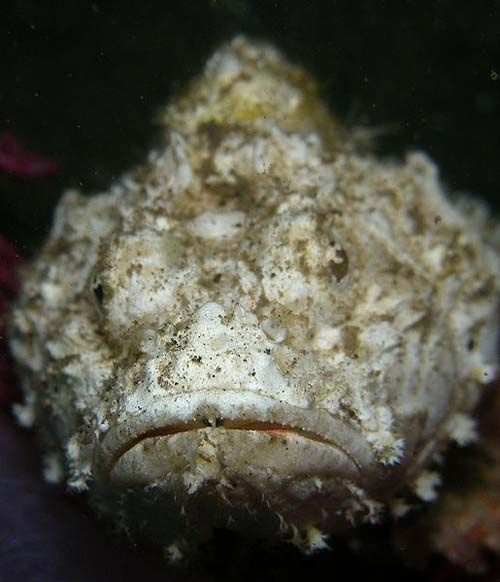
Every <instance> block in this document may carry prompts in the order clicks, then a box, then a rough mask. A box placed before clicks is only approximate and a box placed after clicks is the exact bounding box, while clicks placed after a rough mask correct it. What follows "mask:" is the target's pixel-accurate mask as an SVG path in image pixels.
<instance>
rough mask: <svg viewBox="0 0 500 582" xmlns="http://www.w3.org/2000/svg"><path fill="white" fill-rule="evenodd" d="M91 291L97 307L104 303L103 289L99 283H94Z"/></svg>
mask: <svg viewBox="0 0 500 582" xmlns="http://www.w3.org/2000/svg"><path fill="white" fill-rule="evenodd" d="M92 291H93V292H94V295H95V298H96V299H97V302H98V303H99V305H102V304H103V303H104V289H103V287H102V285H101V284H100V283H96V284H95V285H94V286H93V287H92Z"/></svg>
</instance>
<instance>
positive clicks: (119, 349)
mask: <svg viewBox="0 0 500 582" xmlns="http://www.w3.org/2000/svg"><path fill="white" fill-rule="evenodd" d="M164 133H165V147H164V149H161V150H159V151H154V152H152V153H151V155H150V156H149V159H148V161H147V162H146V163H145V164H144V165H143V166H142V167H140V168H139V169H137V170H135V171H133V172H132V173H131V174H130V175H127V176H125V177H124V178H123V179H122V180H121V181H119V182H118V183H117V184H115V185H114V186H113V187H112V188H111V191H110V192H107V193H104V194H100V195H97V196H93V197H91V198H86V197H83V196H82V195H81V194H79V193H78V192H74V191H71V192H68V193H66V194H65V195H64V196H63V198H62V200H61V202H60V204H59V206H58V208H57V211H56V215H55V220H54V225H53V228H52V231H51V233H50V236H49V238H48V241H47V242H46V244H45V245H44V246H43V248H42V250H41V252H40V254H39V255H38V257H37V258H36V260H35V261H34V262H33V264H32V265H31V266H30V267H29V268H27V269H26V270H25V271H24V273H23V291H22V295H21V297H20V300H19V301H18V303H17V304H16V306H15V308H14V310H13V312H12V317H11V324H10V328H11V334H10V336H11V339H10V342H11V347H12V351H13V354H14V356H15V358H16V360H17V363H18V368H19V372H20V375H21V378H22V383H23V386H24V393H25V397H26V403H25V405H23V406H22V407H18V409H17V413H18V417H19V418H20V419H21V421H22V422H24V423H25V424H31V423H34V424H35V425H36V426H37V427H38V429H39V431H40V434H41V437H42V440H43V443H44V446H45V451H46V456H45V475H46V477H47V479H49V480H59V479H64V480H66V482H67V484H68V486H69V487H70V488H71V489H74V490H86V491H88V494H89V497H90V499H91V500H92V501H93V503H94V504H95V505H96V506H97V507H98V509H99V510H100V511H101V512H103V513H105V514H110V515H111V516H113V517H114V519H115V520H116V522H117V523H118V524H120V525H121V526H123V528H124V529H127V530H129V531H139V532H140V533H141V535H144V536H146V537H149V538H150V539H153V540H154V541H156V542H157V543H161V544H162V545H163V546H164V547H166V548H168V552H170V555H171V557H174V558H175V557H178V556H179V555H180V552H182V551H183V550H182V548H183V547H184V544H185V543H187V542H189V541H190V540H193V541H195V540H197V539H203V538H204V537H205V536H207V535H209V533H210V531H211V529H212V528H214V527H221V526H223V527H229V528H235V529H239V530H243V531H245V532H249V531H250V532H252V531H254V532H255V533H256V534H257V535H258V536H261V537H266V538H269V539H286V540H289V541H292V542H293V543H295V544H297V545H299V546H301V547H303V548H304V549H305V550H306V551H312V550H314V549H316V548H320V547H323V546H325V545H326V541H325V540H326V535H327V534H330V533H334V532H339V533H340V532H342V531H344V530H348V529H349V528H351V527H352V526H353V525H356V524H358V523H362V522H365V521H367V520H368V521H376V520H378V519H380V517H381V515H382V513H383V511H384V510H385V509H386V508H388V507H391V506H392V507H393V508H396V511H399V510H401V507H403V502H402V501H401V497H402V495H403V492H404V491H405V490H412V491H413V492H414V493H416V494H417V495H419V496H420V497H422V498H424V499H428V500H431V499H433V498H434V497H435V495H436V491H435V485H436V483H437V481H438V477H437V474H435V473H433V472H430V471H429V467H430V464H431V463H432V462H433V459H434V458H435V457H436V456H437V455H438V454H440V453H442V451H443V450H444V448H445V447H446V445H447V444H448V443H449V442H450V441H452V440H454V441H457V442H458V443H460V444H464V443H467V442H469V441H470V440H472V439H473V438H474V435H475V431H474V423H473V420H472V418H471V416H470V413H471V411H472V410H473V408H474V406H475V405H476V403H477V402H478V400H479V398H480V397H481V394H482V391H483V390H484V388H483V387H482V385H483V384H486V383H488V382H489V381H490V380H491V379H492V378H493V377H494V375H495V371H496V341H497V308H498V292H499V283H498V275H499V271H500V263H499V259H498V251H499V249H500V236H499V229H498V227H497V225H496V224H495V223H494V222H493V221H492V219H490V218H489V217H488V213H487V211H486V210H485V208H484V207H483V206H482V205H481V204H480V203H478V202H477V201H474V200H470V199H465V198H460V199H458V198H457V199H455V200H453V201H452V200H451V199H450V198H449V197H448V196H447V195H446V194H445V192H444V190H443V187H442V186H441V184H440V182H439V179H438V175H437V170H436V167H435V166H434V164H433V163H432V162H431V161H429V159H428V158H427V157H426V156H425V155H423V154H421V153H413V154H411V155H408V156H407V158H406V160H405V162H404V163H399V162H396V161H381V160H379V159H376V158H375V157H374V156H373V155H371V154H366V153H361V152H360V151H358V150H359V149H357V148H356V144H355V140H354V139H353V137H352V135H351V133H350V132H348V131H346V130H345V129H344V128H343V127H341V126H340V124H339V123H338V122H337V121H336V120H335V119H334V118H333V117H332V116H331V115H330V114H329V113H328V111H327V110H326V108H325V106H324V104H323V103H322V102H321V101H320V100H319V98H318V97H317V93H316V86H315V84H314V82H313V81H312V80H311V78H310V77H309V76H308V75H307V74H306V73H305V72H304V71H303V70H302V69H300V68H298V67H296V66H293V65H291V64H289V63H288V62H287V61H286V60H285V59H284V58H283V56H282V55H281V54H280V53H279V52H277V51H276V50H275V49H274V48H273V47H270V46H268V45H265V44H260V43H255V42H251V41H249V40H247V39H245V38H243V37H238V38H236V39H235V40H233V41H232V42H231V43H230V44H228V45H226V46H223V47H222V48H221V49H220V50H219V51H217V52H216V53H215V54H214V55H213V56H212V57H211V58H210V60H209V61H208V63H207V64H206V67H205V69H204V71H203V72H202V74H201V75H200V76H199V77H198V78H197V79H195V80H194V81H193V82H192V83H191V84H190V85H189V86H188V87H187V88H186V89H185V91H184V92H183V93H181V94H180V95H179V96H178V97H177V98H176V99H175V100H174V101H173V102H172V103H171V104H170V105H169V106H168V107H167V109H166V111H165V113H164ZM398 508H399V509H398Z"/></svg>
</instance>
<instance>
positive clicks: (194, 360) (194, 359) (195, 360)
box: [191, 356, 201, 364]
mask: <svg viewBox="0 0 500 582" xmlns="http://www.w3.org/2000/svg"><path fill="white" fill-rule="evenodd" d="M191 361H192V362H194V363H195V364H201V356H193V357H192V358H191Z"/></svg>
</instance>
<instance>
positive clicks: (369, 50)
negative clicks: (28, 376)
mask: <svg viewBox="0 0 500 582" xmlns="http://www.w3.org/2000/svg"><path fill="white" fill-rule="evenodd" d="M499 31H500V5H499V3H498V2H494V1H480V2H475V3H474V2H470V1H469V2H456V1H455V2H453V1H451V0H446V1H444V0H441V1H435V2H423V1H399V2H395V1H392V2H388V1H383V0H380V1H363V0H359V1H335V0H328V1H326V2H320V1H314V0H310V1H298V0H297V1H296V0H287V1H284V0H283V1H272V0H262V1H246V0H213V1H208V0H207V1H203V0H200V1H194V0H191V1H180V0H179V1H178V2H174V1H172V2H169V1H167V0H163V1H161V2H160V1H150V2H147V1H142V2H126V1H124V0H122V1H114V2H113V1H107V2H101V1H96V2H77V1H69V0H68V1H66V2H63V1H60V2H49V1H37V0H31V1H29V0H24V1H20V0H19V1H8V0H7V1H5V0H4V1H3V2H2V3H1V14H0V73H1V75H0V132H1V131H3V130H8V131H10V132H12V133H14V134H15V135H17V136H18V137H19V138H21V139H22V141H23V143H24V144H25V145H27V146H29V147H31V148H33V149H36V150H38V151H40V152H41V153H43V154H44V155H46V156H48V157H56V158H57V159H59V160H60V162H61V171H60V173H59V174H58V175H57V176H55V177H52V178H44V179H34V180H20V179H15V178H13V177H12V176H7V175H5V174H3V175H2V174H0V233H2V234H4V235H6V236H7V237H8V238H9V239H10V240H11V241H13V242H14V243H15V244H17V245H18V246H19V248H20V250H21V252H22V253H24V254H28V255H29V254H31V253H32V252H34V251H36V248H37V246H38V245H39V243H40V241H41V240H43V237H44V235H45V233H46V231H47V228H48V227H49V224H50V219H51V215H52V211H53V207H54V204H55V203H56V202H57V200H58V198H59V196H60V195H61V193H62V191H63V190H64V189H65V188H68V187H78V188H81V189H83V190H84V191H85V192H88V193H92V192H96V191H102V190H106V189H107V188H108V186H109V184H110V183H111V182H112V181H113V180H115V179H117V178H118V177H119V176H120V174H121V173H122V172H123V171H124V170H126V169H127V168H129V167H130V166H131V165H134V164H137V163H140V161H141V160H142V159H143V158H144V156H145V154H146V152H147V151H148V149H149V148H150V147H151V146H152V145H154V144H155V143H156V142H157V140H158V137H159V129H158V127H157V126H156V125H155V123H154V119H155V115H156V114H157V112H158V110H159V108H160V107H161V106H163V105H164V104H165V103H166V102H167V101H168V99H169V97H170V96H171V95H172V94H173V93H174V92H175V91H176V90H177V89H178V88H179V87H181V86H182V84H183V83H184V82H185V81H186V80H187V79H189V78H190V77H191V76H192V75H194V74H195V73H197V72H198V71H199V70H200V69H201V67H202V65H203V63H204V61H205V59H206V58H207V56H208V55H209V54H210V53H211V51H212V50H213V49H214V48H216V47H217V45H218V44H219V43H220V42H222V41H224V40H228V39H230V38H231V37H232V36H233V35H234V34H235V33H238V32H245V33H247V34H249V35H255V36H258V37H262V38H264V39H268V40H270V41H272V42H274V43H275V44H277V45H278V46H279V47H281V48H282V49H283V50H284V51H285V52H286V53H287V54H288V55H289V57H290V58H291V59H292V60H294V61H297V62H299V63H302V64H303V65H304V66H305V67H306V68H308V69H309V70H310V71H311V72H313V73H314V74H315V75H316V76H317V78H318V80H319V82H320V85H321V87H322V90H323V93H324V96H325V98H326V99H327V101H328V103H329V104H330V106H331V108H332V110H333V111H335V112H336V113H337V114H338V116H339V117H340V118H341V119H342V120H344V122H346V123H347V124H350V125H367V126H375V127H378V128H381V129H382V130H383V131H382V135H381V137H380V138H379V141H378V145H377V147H378V150H379V151H380V153H381V154H383V155H391V156H403V155H404V153H405V152H406V151H408V150H410V149H423V150H425V151H427V152H428V153H429V154H430V155H431V156H432V157H433V159H434V160H435V161H436V162H437V163H438V165H439V167H440V169H441V174H442V176H443V179H444V181H445V183H446V184H447V186H448V187H449V189H450V190H460V191H469V192H472V193H474V194H476V195H477V196H480V197H483V198H484V199H486V200H487V201H488V202H489V203H490V204H491V205H492V206H494V207H496V209H497V210H498V207H499V197H498V184H499V183H500V32H499ZM0 420H1V421H2V423H3V424H4V426H2V431H0V437H1V439H2V440H1V442H0V447H1V455H2V466H1V468H0V470H1V474H0V512H1V520H2V521H1V522H0V580H2V581H3V580H11V579H14V577H21V576H22V577H23V579H24V580H29V581H34V580H40V581H49V580H50V581H55V582H58V581H65V580H70V579H71V580H82V581H83V580H126V579H128V578H137V577H139V576H141V575H143V576H147V577H148V580H160V579H162V580H163V579H167V580H169V579H183V580H187V579H240V580H253V579H259V580H271V579H275V580H287V581H288V580H290V578H292V579H304V578H305V579H307V578H315V579H319V578H322V577H325V576H328V577H329V578H332V579H338V580H347V579H350V578H353V577H354V578H355V577H357V576H359V577H368V576H376V575H384V577H385V579H386V580H387V581H389V580H399V579H401V577H403V576H404V577H405V579H407V580H410V579H411V580H425V579H433V580H437V579H438V577H439V576H440V577H441V578H440V579H441V580H445V579H446V580H454V579H456V578H455V577H454V576H455V574H453V573H452V574H451V575H450V574H443V573H442V572H443V570H442V569H440V568H441V567H440V566H438V567H437V570H436V569H432V568H431V570H426V571H423V572H422V571H410V570H407V569H405V568H404V567H403V566H401V564H400V563H399V561H398V560H397V559H396V558H395V556H394V555H393V554H392V553H391V552H390V550H389V549H388V548H387V547H384V546H382V549H381V550H378V552H373V553H371V555H370V557H368V558H364V559H363V560H358V559H357V558H352V556H350V555H349V554H348V553H346V552H345V548H344V549H342V546H341V544H339V546H338V548H339V549H338V550H337V551H334V552H333V554H331V555H330V554H329V555H325V556H321V557H320V558H316V559H313V560H311V559H305V558H301V557H300V556H298V555H297V554H296V553H294V552H293V551H291V550H283V551H281V552H275V551H274V550H273V551H271V552H270V553H269V552H266V551H261V550H253V549H250V550H249V549H248V547H246V548H245V546H242V545H241V544H240V543H239V542H238V541H237V540H235V539H234V538H233V537H232V536H229V537H228V536H227V535H226V536H225V535H224V534H221V535H220V536H219V537H218V538H217V540H216V542H215V543H214V545H213V546H212V547H211V548H210V549H209V553H208V559H207V561H206V564H205V566H204V567H203V571H201V572H195V573H187V572H184V573H182V572H181V573H179V572H177V573H175V572H173V571H171V570H168V571H167V572H166V573H163V566H162V564H160V561H159V560H158V557H157V556H156V555H155V554H151V553H149V552H148V551H147V550H145V549H141V548H139V549H137V548H131V547H130V546H128V545H127V543H122V542H120V541H112V540H111V537H112V536H110V534H109V532H106V531H105V529H104V528H103V526H102V524H100V523H97V522H96V521H95V520H94V518H93V516H92V515H89V514H88V512H86V510H85V508H84V506H83V505H81V504H79V503H77V502H75V501H74V500H68V499H67V498H65V497H63V496H62V495H61V493H60V492H59V491H57V492H51V491H50V490H49V489H48V488H47V487H46V486H44V485H42V484H41V482H40V481H39V473H38V466H37V456H36V452H35V450H34V449H33V446H32V443H31V440H30V438H31V437H29V436H28V435H26V434H21V432H20V430H19V429H15V428H14V426H13V425H12V423H11V421H10V419H7V418H6V417H5V416H2V418H1V419H0ZM380 535H383V531H381V534H380ZM108 544H109V545H108ZM334 545H335V544H334ZM242 548H243V549H242ZM144 564H145V565H144ZM436 572H440V574H436ZM445 576H448V577H446V578H445ZM449 576H451V577H449Z"/></svg>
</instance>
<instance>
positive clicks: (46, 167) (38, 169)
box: [0, 131, 59, 178]
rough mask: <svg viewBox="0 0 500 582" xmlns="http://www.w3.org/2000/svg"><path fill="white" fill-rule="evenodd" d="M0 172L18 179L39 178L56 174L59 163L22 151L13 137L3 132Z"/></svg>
mask: <svg viewBox="0 0 500 582" xmlns="http://www.w3.org/2000/svg"><path fill="white" fill-rule="evenodd" d="M0 170H3V171H4V172H6V173H7V174H11V175H13V176H16V177H19V178H39V177H44V176H52V175H53V174H55V173H57V171H58V170H59V163H58V162H57V161H56V160H50V159H45V158H42V157H41V156H40V155H39V154H38V153H35V152H31V151H28V150H26V149H24V148H23V147H22V146H21V144H20V143H19V141H18V140H17V138H16V137H15V136H14V135H12V134H11V133H10V132H8V131H4V132H2V133H0Z"/></svg>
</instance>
